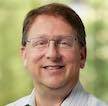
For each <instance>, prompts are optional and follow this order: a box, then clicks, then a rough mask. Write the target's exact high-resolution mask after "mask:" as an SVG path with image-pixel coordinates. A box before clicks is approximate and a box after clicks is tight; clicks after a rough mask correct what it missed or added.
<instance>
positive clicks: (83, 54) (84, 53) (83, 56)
mask: <svg viewBox="0 0 108 106" xmlns="http://www.w3.org/2000/svg"><path fill="white" fill-rule="evenodd" d="M86 56H87V50H86V47H82V48H81V49H80V68H84V66H85V62H86Z"/></svg>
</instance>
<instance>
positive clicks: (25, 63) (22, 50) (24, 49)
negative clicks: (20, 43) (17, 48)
mask: <svg viewBox="0 0 108 106" xmlns="http://www.w3.org/2000/svg"><path fill="white" fill-rule="evenodd" d="M26 52H27V51H26V47H21V58H22V61H23V63H24V66H26V65H27V53H26Z"/></svg>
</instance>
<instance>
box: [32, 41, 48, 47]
mask: <svg viewBox="0 0 108 106" xmlns="http://www.w3.org/2000/svg"><path fill="white" fill-rule="evenodd" d="M46 44H47V41H46V40H39V41H33V42H32V46H33V47H43V46H45V45H46Z"/></svg>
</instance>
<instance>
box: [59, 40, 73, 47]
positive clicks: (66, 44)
mask: <svg viewBox="0 0 108 106" xmlns="http://www.w3.org/2000/svg"><path fill="white" fill-rule="evenodd" d="M60 45H61V46H71V42H70V41H68V40H62V41H60Z"/></svg>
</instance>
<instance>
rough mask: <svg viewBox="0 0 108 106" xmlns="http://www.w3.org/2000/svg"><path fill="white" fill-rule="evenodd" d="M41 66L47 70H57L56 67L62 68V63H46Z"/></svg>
mask: <svg viewBox="0 0 108 106" xmlns="http://www.w3.org/2000/svg"><path fill="white" fill-rule="evenodd" d="M43 68H44V69H47V70H57V69H61V68H64V65H46V66H43Z"/></svg>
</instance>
